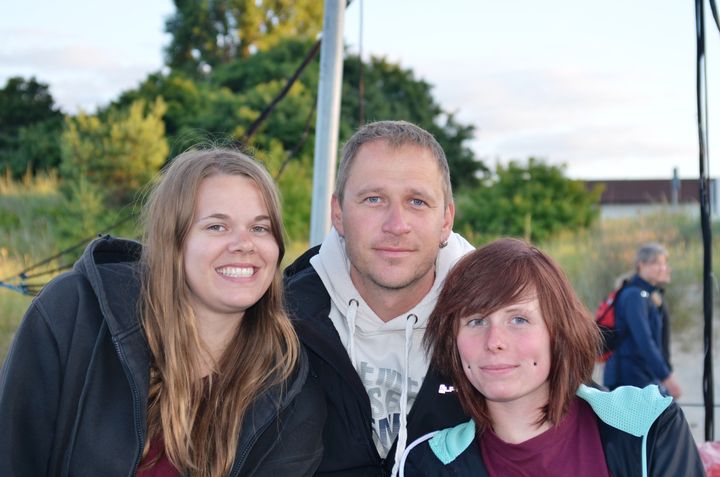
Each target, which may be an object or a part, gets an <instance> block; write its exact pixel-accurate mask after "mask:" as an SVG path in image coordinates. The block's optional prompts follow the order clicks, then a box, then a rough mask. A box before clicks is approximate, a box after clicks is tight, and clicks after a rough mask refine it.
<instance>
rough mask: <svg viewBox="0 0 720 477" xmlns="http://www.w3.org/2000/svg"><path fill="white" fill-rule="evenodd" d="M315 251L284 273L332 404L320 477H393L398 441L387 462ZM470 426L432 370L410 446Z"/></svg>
mask: <svg viewBox="0 0 720 477" xmlns="http://www.w3.org/2000/svg"><path fill="white" fill-rule="evenodd" d="M319 248H320V247H319V246H318V247H314V248H311V249H310V250H308V251H307V252H305V254H303V255H302V256H301V257H299V258H298V259H297V260H296V261H295V262H294V263H293V264H292V265H290V266H289V267H287V268H286V269H285V298H286V300H287V307H288V312H289V313H290V316H291V318H292V319H293V323H294V325H295V329H296V330H297V333H298V336H299V337H300V341H301V342H302V343H303V345H304V346H305V348H306V350H307V351H308V357H309V360H310V366H311V368H312V369H313V372H314V373H317V375H318V377H319V382H320V385H321V387H322V389H323V391H324V393H325V399H326V401H327V411H328V415H327V422H326V424H325V428H324V430H323V447H324V454H323V459H322V462H321V464H320V467H319V469H318V471H317V473H316V475H318V476H324V477H330V476H336V477H341V476H342V477H371V476H372V477H375V476H389V475H390V474H391V470H392V467H393V464H394V456H395V448H396V445H397V438H396V439H395V442H394V444H393V446H392V448H391V449H390V451H389V452H388V455H387V458H385V459H383V458H381V457H380V455H379V454H378V451H377V449H376V447H375V444H374V442H373V438H372V412H371V408H370V398H369V397H368V395H367V392H366V391H365V387H364V385H363V383H362V381H361V380H360V376H358V373H357V372H356V371H355V368H354V367H353V365H352V362H351V361H350V358H349V356H348V353H347V351H346V350H345V347H344V346H343V344H342V342H341V340H340V336H339V335H338V332H337V330H336V329H335V327H334V325H333V323H332V321H331V320H330V318H329V313H330V296H329V294H328V292H327V290H326V289H325V286H324V285H323V282H322V280H321V279H320V277H319V276H318V274H317V272H316V271H315V269H314V268H313V267H312V265H310V258H312V257H313V256H314V255H316V254H317V253H318V251H319ZM466 420H467V416H466V414H465V413H464V412H463V410H462V408H461V407H460V402H459V401H458V399H457V395H456V393H455V392H453V391H452V386H451V385H450V380H449V378H448V377H446V376H441V375H440V374H439V373H438V372H437V370H435V369H434V368H433V366H432V365H431V366H430V368H429V369H428V372H427V375H426V376H425V379H424V380H423V383H422V385H421V387H420V390H419V391H418V394H417V396H416V398H415V402H414V403H413V405H412V408H411V409H410V412H409V413H408V416H407V435H408V442H412V441H413V440H415V439H416V438H418V437H420V436H422V435H424V434H426V433H428V432H430V431H433V430H435V429H441V428H444V427H451V426H454V425H456V424H459V423H461V422H464V421H466Z"/></svg>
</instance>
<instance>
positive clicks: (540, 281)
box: [401, 238, 705, 477]
mask: <svg viewBox="0 0 720 477" xmlns="http://www.w3.org/2000/svg"><path fill="white" fill-rule="evenodd" d="M425 343H426V345H427V347H428V348H429V350H430V351H431V352H432V363H433V364H434V365H436V366H437V367H438V369H439V370H440V371H441V372H444V373H447V374H448V375H450V376H451V378H452V379H453V382H454V383H455V385H456V389H457V392H458V395H459V398H460V402H461V403H462V406H463V408H464V409H465V410H466V411H467V413H468V414H469V415H470V416H471V420H470V421H468V422H466V423H463V424H460V425H458V426H455V427H452V428H448V429H444V430H441V431H438V432H433V433H430V434H428V435H426V436H424V437H422V438H420V439H418V440H417V441H415V442H413V443H411V444H410V445H409V446H408V449H407V452H406V454H405V457H404V460H403V462H402V464H401V469H402V471H401V476H409V477H414V476H454V477H464V476H473V477H474V476H493V477H494V476H530V475H531V476H540V477H542V476H553V477H555V476H576V475H592V476H594V477H608V476H611V475H613V476H626V477H632V476H643V477H645V476H649V475H651V476H658V477H665V476H667V477H670V476H673V477H676V476H681V475H682V476H684V477H700V476H704V475H705V474H704V471H703V466H702V462H701V461H700V457H699V455H698V451H697V447H696V445H695V442H694V441H693V438H692V435H691V433H690V429H689V426H688V424H687V422H686V421H685V418H684V416H683V413H682V411H681V410H680V407H679V406H678V405H677V404H676V403H674V402H673V399H672V398H671V397H666V396H662V395H661V394H660V392H659V391H658V388H657V386H655V385H650V386H648V387H646V388H644V389H640V388H636V387H632V386H624V387H620V388H618V389H616V390H614V391H612V392H607V391H603V390H600V389H598V388H597V387H595V386H593V385H592V383H591V375H592V371H593V366H594V363H595V357H596V355H597V351H598V350H599V348H600V343H601V337H600V331H599V329H598V327H597V326H596V325H595V321H594V319H593V317H592V316H591V315H590V313H589V311H588V310H587V309H586V308H585V307H584V305H583V304H582V303H581V302H580V300H579V299H578V297H577V296H576V295H575V292H574V291H573V289H572V287H571V286H570V283H569V282H568V280H567V277H566V276H565V274H564V273H563V272H562V270H561V269H560V267H559V266H558V265H557V264H556V263H555V261H554V260H553V259H552V258H550V257H549V256H548V255H547V254H545V253H544V252H542V251H540V250H539V249H537V248H535V247H533V246H531V245H529V244H527V243H526V242H523V241H521V240H517V239H508V238H505V239H500V240H497V241H495V242H492V243H490V244H489V245H486V246H485V247H482V248H481V249H478V250H477V251H475V252H472V253H470V254H468V255H467V256H465V257H464V258H462V259H461V260H460V261H459V262H458V264H457V265H456V266H455V267H454V268H453V269H452V270H451V271H450V273H449V274H448V276H447V278H446V280H445V285H444V286H443V289H442V292H441V294H440V297H439V298H438V301H437V305H436V307H435V310H434V311H433V313H432V315H431V316H430V321H429V323H428V328H427V331H426V333H425Z"/></svg>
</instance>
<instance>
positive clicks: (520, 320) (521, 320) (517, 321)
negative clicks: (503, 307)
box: [510, 316, 528, 325]
mask: <svg viewBox="0 0 720 477" xmlns="http://www.w3.org/2000/svg"><path fill="white" fill-rule="evenodd" d="M510 322H511V323H512V324H513V325H524V324H525V323H528V320H527V318H525V317H524V316H513V317H512V318H511V319H510Z"/></svg>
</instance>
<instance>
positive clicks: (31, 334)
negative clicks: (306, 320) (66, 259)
mask: <svg viewBox="0 0 720 477" xmlns="http://www.w3.org/2000/svg"><path fill="white" fill-rule="evenodd" d="M283 253H284V243H283V229H282V221H281V216H280V206H279V201H278V197H277V192H276V189H275V186H274V184H273V182H272V179H271V178H270V176H269V175H268V174H267V172H266V171H265V170H264V169H263V168H262V167H261V166H260V165H258V164H257V163H256V162H255V161H254V160H252V159H251V158H249V157H247V156H245V155H243V154H241V153H238V152H235V151H230V150H222V149H213V150H206V151H190V152H187V153H184V154H182V155H180V156H179V157H177V158H176V159H175V160H174V161H172V163H171V164H170V165H169V167H168V168H167V169H166V170H165V172H164V174H163V175H162V177H161V179H160V180H159V182H158V183H157V185H156V186H155V187H154V189H153V190H152V192H151V194H150V197H149V200H148V201H147V204H146V206H145V214H144V246H143V247H141V246H140V245H139V244H138V243H136V242H132V241H127V240H119V239H113V238H109V237H105V238H101V239H98V240H96V241H94V242H93V243H92V244H90V246H89V247H88V248H87V250H86V251H85V254H84V255H83V257H82V258H81V259H80V260H79V261H78V263H77V264H76V265H75V267H74V270H73V271H72V272H69V273H67V274H64V275H61V276H60V277H58V278H57V279H55V280H54V281H52V282H51V283H50V284H48V285H47V286H46V287H45V289H44V290H43V291H42V293H41V294H40V295H39V296H38V297H37V298H36V299H35V300H34V301H33V303H32V305H31V306H30V309H29V310H28V312H27V314H26V316H25V317H24V319H23V322H22V324H21V325H20V327H19V329H18V331H17V334H16V336H15V340H14V343H13V346H12V348H11V351H10V353H9V355H8V357H7V360H6V362H5V364H4V367H3V370H2V377H1V378H0V429H2V431H3V432H2V433H0V456H1V457H0V475H3V476H41V475H53V476H70V475H72V476H86V475H87V476H97V475H103V476H141V477H149V476H179V475H192V476H208V477H210V476H213V477H214V476H226V475H231V476H239V475H242V476H249V475H258V476H259V475H272V476H280V475H282V476H295V475H297V476H301V475H312V473H313V472H314V471H315V469H316V467H317V465H318V464H319V461H320V458H321V455H322V444H321V429H322V425H323V422H324V418H325V408H324V401H323V398H322V396H321V395H320V394H318V393H317V390H316V388H315V384H314V383H313V381H312V380H313V378H312V377H311V376H310V374H309V372H308V364H307V360H306V358H305V355H304V353H303V351H302V350H301V348H300V346H299V344H298V340H297V337H296V335H295V333H294V331H293V328H292V325H291V324H290V321H289V320H288V318H287V316H286V314H285V311H284V309H283V296H282V286H281V281H280V274H279V267H280V262H281V260H282V257H283Z"/></svg>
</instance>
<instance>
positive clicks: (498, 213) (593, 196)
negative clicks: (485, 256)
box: [456, 157, 602, 243]
mask: <svg viewBox="0 0 720 477" xmlns="http://www.w3.org/2000/svg"><path fill="white" fill-rule="evenodd" d="M601 193H602V190H601V189H599V188H596V189H594V190H591V191H589V190H587V189H586V187H585V183H584V182H582V181H578V180H572V179H569V178H567V177H566V176H565V171H564V166H563V167H558V166H553V165H549V164H546V163H545V162H543V161H542V160H540V159H537V158H533V157H531V158H529V159H528V161H527V163H526V164H521V163H519V162H517V161H511V162H510V163H509V164H508V165H507V166H503V165H500V164H498V165H497V167H496V170H495V174H494V175H493V176H488V177H487V178H486V180H485V182H484V184H483V185H482V186H480V187H477V188H475V189H470V190H464V191H463V192H462V193H461V194H460V195H459V196H458V197H457V215H456V229H457V230H459V231H461V232H462V233H464V234H466V235H467V236H470V237H473V238H474V240H475V242H476V243H479V242H481V241H484V240H487V239H488V238H492V237H495V236H498V235H512V236H520V237H524V238H526V239H528V240H533V241H542V240H545V239H546V238H548V237H550V236H551V235H553V234H555V233H557V232H559V231H561V230H577V229H581V228H585V227H588V226H590V225H591V224H592V222H593V221H594V220H595V219H597V217H598V215H599V200H600V194H601Z"/></svg>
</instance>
